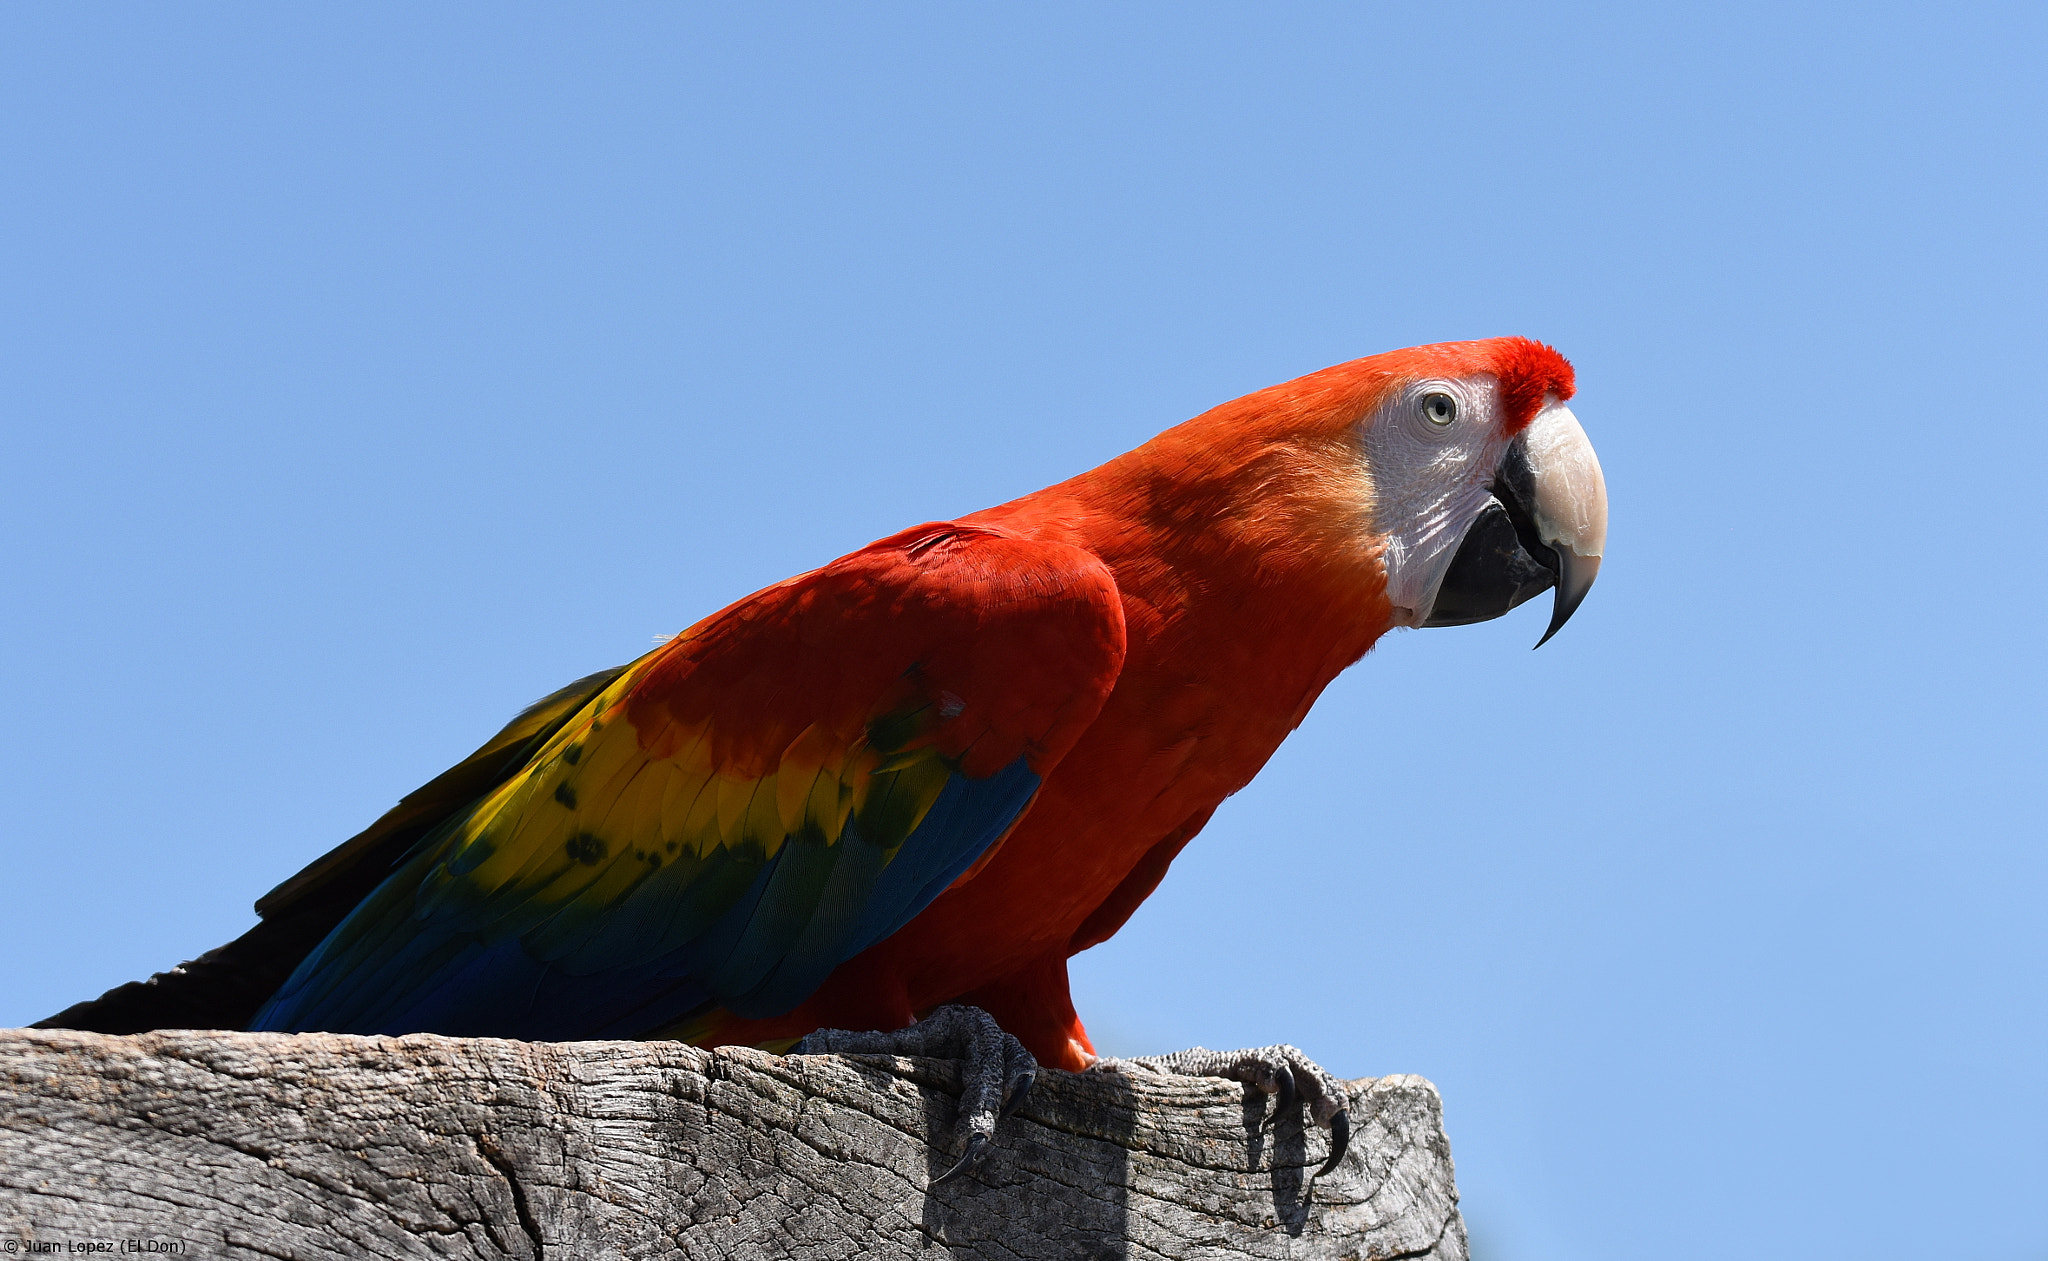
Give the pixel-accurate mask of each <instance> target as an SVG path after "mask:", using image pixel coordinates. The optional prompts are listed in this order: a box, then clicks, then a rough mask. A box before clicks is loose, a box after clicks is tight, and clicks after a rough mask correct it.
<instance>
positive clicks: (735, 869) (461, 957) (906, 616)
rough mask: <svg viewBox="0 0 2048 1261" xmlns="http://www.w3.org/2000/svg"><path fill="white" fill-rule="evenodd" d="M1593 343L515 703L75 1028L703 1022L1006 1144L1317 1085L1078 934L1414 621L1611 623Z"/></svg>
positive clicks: (1336, 388) (1299, 1064)
mask: <svg viewBox="0 0 2048 1261" xmlns="http://www.w3.org/2000/svg"><path fill="white" fill-rule="evenodd" d="M1575 389H1576V386H1575V376H1574V372H1573V368H1572V366H1571V364H1570V363H1569V362H1568V361H1567V360H1566V359H1565V358H1564V357H1563V356H1562V355H1561V354H1559V353H1558V352H1557V351H1556V350H1555V349H1553V348H1552V347H1550V346H1548V345H1546V344H1544V343H1542V342H1538V341H1534V340H1531V339H1528V338H1522V337H1502V338H1491V339H1486V340H1479V341H1466V342H1450V343H1441V344H1435V345H1427V346H1417V347H1412V348H1409V349H1405V350H1397V351H1393V352H1390V353H1385V354H1379V355H1373V356H1368V357H1365V358H1361V359H1355V360H1352V361H1350V362H1347V363H1342V364H1339V365H1337V366H1335V367H1331V368H1326V369H1323V370H1321V371H1318V372H1313V373H1310V374H1308V375H1306V376H1303V377H1300V378H1297V379H1295V380H1292V381H1288V382H1286V383H1283V384H1280V385H1275V386H1272V387H1270V388H1267V389H1263V390H1259V391H1257V392H1255V393H1252V394H1248V395H1246V396H1244V397H1242V398H1239V399H1236V400H1234V401H1232V402H1228V403H1224V404H1222V405H1220V406H1218V407H1215V408H1212V409H1211V410H1209V411H1207V412H1204V413H1202V414H1201V415H1199V416H1196V417H1195V418H1194V419H1192V420H1189V421H1186V422H1184V423H1182V424H1180V425H1178V426H1175V427H1173V428H1171V429H1168V430H1166V431H1165V432H1164V433H1161V434H1160V435H1158V436H1157V437H1155V438H1153V439H1152V440H1151V441H1149V442H1146V443H1145V444H1143V445H1142V446H1139V447H1137V448H1136V449H1134V450H1132V451H1129V452H1127V453H1125V454H1123V455H1120V456H1118V457H1116V458H1114V459H1112V460H1110V461H1109V462H1107V463H1105V464H1102V465H1100V466H1099V467H1097V468H1094V469H1091V470H1089V471H1087V472H1084V473H1081V474H1079V475H1078V476H1075V477H1072V478H1070V479H1068V480H1066V481H1063V482H1060V483H1058V484H1056V485H1053V486H1050V487H1047V488H1045V489H1043V490H1039V491H1036V492H1033V493H1031V494H1027V495H1025V496H1023V497H1022V498H1019V499H1015V500H1012V501H1011V502H1008V503H1005V504H1001V505H999V506H997V507H993V508H988V509H985V510H982V511H979V512H974V513H971V514H968V515H965V516H961V517H959V518H957V519H955V520H947V521H933V522H926V523H924V524H921V525H915V526H912V527H910V528H909V529H905V530H902V531H900V532H898V533H895V534H891V535H889V536H888V537H886V538H882V539H878V540H876V541H875V542H873V543H870V544H868V545H867V546H865V547H862V548H860V549H859V550H857V551H854V552H852V553H850V554H848V555H845V556H842V557H840V558H839V559H837V560H834V561H832V562H830V563H829V564H826V565H824V566H822V567H821V568H818V569H813V570H811V571H809V572H808V573H804V574H800V575H798V576H796V577H793V578H790V579H788V580H786V581H784V582H780V583H776V584H775V585H773V586H770V587H767V588H765V589H763V590H761V591H757V592H755V593H754V594H752V595H749V596H746V597H745V598H743V599H741V600H739V601H737V602H735V603H733V604H731V605H729V606H727V607H726V608H724V609H721V610H719V611H718V612H715V613H712V614H711V615H710V616H708V617H705V618H703V619H702V620H701V621H698V622H697V623H695V624H694V625H692V626H690V627H689V628H688V629H687V630H684V631H683V632H681V633H680V634H678V635H676V636H674V637H673V638H670V639H668V640H667V641H666V642H664V643H662V644H660V645H659V646H658V647H656V648H655V649H654V650H653V651H651V652H648V653H647V654H645V655H644V656H642V657H640V658H639V659H638V660H636V661H633V662H632V663H630V664H628V665H625V666H621V667H618V668H615V669H610V670H605V671H602V672H600V673H597V674H593V675H591V676H589V677H587V678H584V679H580V680H578V681H576V682H574V683H571V684H569V685H568V686H567V687H564V688H562V689H561V690H560V691H557V692H555V693H553V694H552V695H549V696H547V697H544V698H543V699H541V700H540V701H538V702H536V703H535V704H534V705H532V706H531V707H529V708H528V709H526V710H525V711H523V712H522V713H520V714H519V715H517V716H516V717H515V718H514V719H513V720H512V721H511V722H510V723H509V724H508V725H507V726H506V727H505V728H504V729H503V730H502V731H500V732H499V733H498V734H497V735H495V736H493V737H492V738H491V739H490V740H489V741H487V742H486V743H485V744H484V745H483V746H482V747H480V748H479V749H477V750H476V752H474V753H473V754H471V755H470V756H469V757H468V758H466V759H464V760H463V761H461V762H460V763H458V764H457V765H455V766H454V767H453V768H451V769H449V770H448V771H446V772H445V773H443V774H442V775H440V776H438V777H437V778H435V779H433V780H432V781H430V782H429V783H427V784H426V785H424V786H423V787H421V788H419V789H418V790H416V791H415V792H413V793H411V794H409V795H407V796H406V797H404V798H403V799H402V800H401V801H400V802H399V803H398V804H397V805H396V806H395V807H393V808H392V809H391V810H390V811H389V812H388V813H386V814H385V815H384V816H382V817H381V818H379V819H377V820H376V821H375V822H374V823H373V824H371V826H370V827H369V828H367V829H366V830H364V831H363V832H362V833H360V834H359V835H357V836H355V837H354V838H352V839H350V840H348V841H347V842H345V843H343V844H342V845H340V846H339V847H338V848H336V849H334V850H333V851H332V852H330V853H328V854H326V855H325V856H324V857H322V858H320V859H318V860H316V861H315V862H313V863H312V864H311V865H310V866H308V867H306V868H305V869H304V870H303V871H300V872H299V873H298V874H297V875H295V876H293V877H291V878H290V879H289V880H286V881H285V882H284V883H283V884H281V885H279V886H278V887H277V888H276V889H274V890H273V891H271V892H270V893H269V894H267V895H265V896H264V897H263V898H262V899H261V900H259V901H258V902H257V904H256V910H257V912H258V915H259V922H258V924H257V925H256V927H254V928H252V929H251V930H250V931H249V932H248V933H246V934H244V935H243V936H242V937H241V938H238V939H237V940H236V941H234V942H231V943H229V944H228V945H226V946H223V947H221V948H219V949H217V950H214V951H212V952H210V953H208V954H206V955H203V956H201V957H200V958H199V959H196V960H193V961H191V962H189V963H187V964H184V965H181V966H180V967H178V968H175V969H172V970H171V971H169V972H165V973H159V974H158V975H156V976H155V977H152V978H151V979H150V980H148V981H145V982H135V983H130V984H128V985H124V986H122V987H119V988H117V989H115V990H111V991H109V992H108V993H107V994H106V995H104V996H102V997H101V998H99V999H97V1000H92V1001H89V1002H85V1003H80V1004H78V1005H76V1006H74V1007H72V1008H69V1009H67V1010H66V1011H64V1012H62V1013H59V1014H58V1015H56V1016H53V1017H51V1018H50V1019H48V1020H46V1021H44V1022H41V1023H42V1025H43V1026H45V1027H62V1028H74V1029H94V1030H98V1031H101V1032H107V1033H129V1032H139V1031H142V1030H146V1029H155V1028H171V1027H177V1028H222V1029H252V1030H275V1031H284V1032H297V1031H315V1030H318V1031H327V1032H336V1033H362V1034H401V1033H412V1032H430V1033H440V1034H448V1035H457V1036H492V1037H509V1038H522V1039H535V1040H580V1039H597V1038H671V1039H680V1040H683V1041H687V1042H690V1043H694V1044H697V1045H700V1046H717V1045H728V1044H740V1045H748V1046H755V1047H760V1048H763V1049H766V1050H770V1051H775V1052H788V1051H791V1050H794V1051H796V1052H799V1053H811V1052H824V1051H851V1052H859V1051H862V1050H868V1051H874V1050H896V1051H898V1052H902V1053H935V1052H939V1053H943V1052H945V1051H947V1050H949V1049H950V1051H951V1052H952V1053H955V1054H960V1055H963V1056H964V1057H965V1058H967V1059H968V1060H969V1062H970V1068H971V1072H970V1074H969V1076H970V1086H969V1095H968V1096H966V1097H964V1101H963V1109H962V1118H963V1119H962V1122H961V1126H962V1129H963V1130H964V1131H966V1133H967V1138H966V1140H965V1141H966V1146H967V1148H968V1150H967V1152H966V1154H965V1155H964V1156H963V1157H962V1161H961V1164H960V1165H957V1166H955V1168H954V1169H953V1170H952V1171H951V1172H950V1173H949V1174H948V1175H947V1176H948V1177H951V1176H953V1175H954V1174H957V1173H959V1172H961V1171H962V1170H964V1169H966V1168H969V1167H971V1166H972V1164H973V1163H974V1162H975V1161H976V1160H977V1159H978V1158H979V1153H980V1152H981V1151H982V1150H983V1149H984V1148H985V1147H986V1145H987V1141H988V1138H989V1135H990V1134H991V1133H992V1131H993V1128H994V1124H995V1121H996V1119H998V1118H999V1117H1000V1116H1001V1115H1003V1114H1006V1113H1007V1112H1008V1111H1011V1110H1013V1109H1014V1108H1015V1107H1016V1106H1017V1104H1018V1102H1019V1101H1020V1099H1021V1097H1022V1094H1023V1093H1024V1092H1026V1091H1028V1090H1029V1088H1030V1083H1031V1081H1032V1079H1033V1078H1034V1076H1035V1075H1036V1073H1037V1072H1038V1071H1039V1069H1040V1067H1041V1066H1043V1067H1049V1068H1055V1069H1062V1070H1067V1071H1077V1072H1078V1071H1145V1070H1149V1071H1162V1072H1194V1073H1202V1074H1208V1075H1216V1076H1223V1077H1231V1078H1234V1079H1236V1080H1239V1081H1244V1082H1249V1083H1255V1084H1256V1085H1258V1086H1259V1087H1260V1088H1261V1089H1264V1090H1267V1091H1269V1092H1273V1093H1278V1094H1280V1095H1281V1096H1282V1103H1283V1106H1284V1105H1285V1104H1286V1103H1287V1102H1288V1101H1289V1100H1291V1098H1292V1097H1293V1095H1294V1093H1295V1092H1296V1091H1297V1090H1299V1091H1300V1093H1301V1095H1302V1097H1303V1099H1304V1101H1305V1102H1307V1103H1308V1104H1309V1105H1310V1107H1311V1111H1312V1113H1313V1114H1314V1117H1315V1120H1316V1121H1317V1122H1318V1123H1319V1124H1322V1125H1324V1126H1326V1127H1329V1128H1331V1130H1332V1133H1333V1140H1332V1147H1333V1154H1332V1156H1331V1158H1330V1161H1329V1162H1328V1164H1326V1165H1325V1166H1324V1168H1326V1169H1327V1168H1330V1167H1334V1165H1335V1164H1336V1162H1337V1159H1338V1158H1339V1157H1341V1155H1342V1149H1343V1141H1344V1138H1345V1136H1346V1134H1348V1129H1346V1128H1345V1127H1346V1126H1347V1125H1348V1120H1347V1118H1346V1116H1345V1113H1344V1109H1343V1106H1342V1098H1341V1095H1340V1092H1339V1091H1338V1089H1337V1087H1336V1086H1335V1084H1334V1078H1332V1077H1330V1075H1329V1074H1328V1073H1327V1072H1325V1071H1324V1070H1322V1069H1321V1068H1320V1067H1319V1066H1317V1065H1315V1064H1314V1062H1313V1061H1310V1060H1308V1059H1307V1057H1306V1056H1304V1055H1302V1054H1301V1053H1300V1052H1298V1051H1296V1050H1295V1049H1294V1048H1293V1047H1291V1046H1286V1045H1284V1044H1283V1045H1277V1046H1275V1047H1268V1048H1259V1049H1257V1050H1253V1051H1246V1052H1220V1053H1219V1052H1208V1051H1204V1050H1202V1049H1201V1048H1195V1049H1194V1050H1193V1051H1189V1052H1182V1053H1178V1054H1177V1055H1173V1056H1160V1057H1149V1058H1147V1059H1139V1060H1129V1061H1121V1060H1112V1059H1110V1058H1108V1057H1103V1056H1100V1055H1098V1054H1097V1053H1096V1050H1095V1047H1094V1044H1093V1043H1092V1042H1091V1040H1090V1038H1089V1036H1088V1032H1087V1030H1086V1028H1085V1026H1084V1025H1083V1023H1082V1021H1081V1019H1080V1017H1079V1015H1078V1014H1077V1013H1076V1011H1075V1008H1074V1004H1073V1001H1072V998H1071V997H1070V995H1069V991H1068V981H1067V967H1068V960H1069V959H1070V958H1071V957H1072V956H1074V955H1076V954H1078V953H1080V952H1081V951H1084V950H1087V949H1089V948H1090V947H1092V946H1095V945H1098V944H1100V943H1101V942H1103V941H1106V940H1107V939H1108V938H1109V937H1111V936H1112V935H1113V934H1115V933H1116V932H1117V931H1118V930H1119V929H1120V928H1121V927H1123V925H1124V924H1125V922H1126V921H1127V920H1128V919H1129V918H1130V917H1131V915H1132V913H1133V912H1134V911H1135V910H1136V909H1137V907H1138V906H1139V904H1140V903H1142V902H1143V901H1144V900H1145V899H1146V898H1147V897H1149V896H1150V895H1151V894H1152V892H1153V891H1154V890H1155V889H1156V888H1158V886H1159V884H1160V882H1161V880H1162V879H1163V877H1164V876H1165V875H1166V872H1167V870H1168V867H1169V866H1170V864H1171V863H1172V862H1173V860H1174V858H1175V856H1176V855H1178V854H1179V853H1180V851H1181V849H1182V848H1183V847H1184V846H1186V845H1187V844H1188V843H1189V842H1190V841H1191V840H1192V839H1193V838H1194V837H1195V836H1196V834H1198V833H1199V832H1200V831H1201V830H1202V828H1203V826H1204V825H1205V824H1207V823H1208V821H1209V820H1210V818H1211V817H1212V816H1213V815H1214V813H1215V811H1216V810H1217V808H1218V807H1219V806H1220V805H1221V804H1222V802H1223V801H1224V800H1225V799H1226V798H1228V797H1229V796H1231V794H1233V793H1235V792H1237V791H1238V790H1240V789H1242V788H1244V787H1245V785H1246V784H1248V783H1249V782H1250V781H1251V780H1252V778H1253V777H1254V776H1255V775H1256V774H1257V773H1258V772H1259V770H1260V769H1261V768H1262V767H1263V766H1264V765H1265V764H1266V762H1267V760H1268V759H1269V758H1271V757H1272V756H1273V755H1274V753H1275V752H1276V750H1277V749H1278V748H1279V746H1280V744H1281V742H1282V741H1283V740H1284V739H1285V738H1286V737H1287V735H1288V734H1289V733H1290V732H1291V731H1293V730H1294V729H1295V728H1296V727H1297V726H1298V725H1299V724H1300V723H1301V722H1302V720H1303V718H1304V717H1305V716H1306V715H1307V714H1308V712H1309V708H1310V706H1311V705H1312V704H1314V702H1315V701H1316V699H1317V697H1318V696H1319V695H1320V694H1321V692H1322V691H1323V689H1324V688H1325V687H1326V686H1327V685H1328V684H1329V683H1330V682H1331V681H1332V680H1333V679H1334V678H1335V677H1336V676H1337V675H1338V674H1339V673H1340V672H1342V671H1343V670H1344V669H1346V668H1347V667H1348V666H1350V665H1352V664H1353V663H1354V662H1357V661H1358V660H1359V659H1360V658H1361V657H1363V656H1364V655H1365V654H1366V653H1367V651H1368V650H1369V649H1371V648H1372V647H1373V645H1374V644H1375V643H1376V642H1377V641H1378V640H1380V639H1381V637H1383V636H1384V635H1386V634H1387V633H1389V632H1390V631H1392V630H1394V629H1396V628H1422V627H1439V626H1455V625H1464V624H1469V623H1473V622H1479V621H1485V620H1489V619H1492V618H1497V617H1500V616H1502V615H1503V614H1505V613H1507V612H1508V611H1509V610H1511V609H1513V608H1515V607H1517V606H1519V605H1520V604H1522V603H1524V602H1525V601H1528V600H1530V599H1532V598H1534V597H1535V596H1537V595H1539V594H1541V593H1542V592H1544V591H1546V590H1550V591H1554V593H1555V594H1554V599H1553V603H1552V610H1551V617H1550V621H1549V625H1548V627H1547V629H1546V630H1545V631H1544V633H1543V639H1542V640H1539V642H1538V646H1539V647H1540V646H1541V643H1542V642H1545V641H1547V640H1548V639H1549V638H1550V637H1551V636H1552V635H1555V634H1556V633H1557V631H1558V630H1559V629H1560V628H1561V627H1562V626H1563V625H1564V624H1565V623H1566V621H1567V620H1568V619H1570V618H1571V617H1572V615H1573V614H1574V612H1575V611H1576V610H1577V609H1578V608H1579V607H1580V604H1581V602H1582V601H1583V600H1584V599H1585V598H1586V595H1587V592H1588V591H1589V590H1590V588H1591V586H1592V584H1593V581H1594V578H1595V576H1596V575H1597V574H1598V572H1599V568H1600V563H1601V558H1602V555H1603V552H1604V549H1605V543H1606V533H1607V497H1606V485H1605V481H1604V477H1603V474H1602V472H1601V469H1600V464H1599V461H1598V458H1597V457H1596V456H1595V454H1594V452H1593V448H1592V445H1591V443H1590V442H1589V440H1588V439H1587V437H1586V434H1585V431H1584V429H1583V428H1582V427H1581V426H1580V424H1579V422H1578V420H1577V418H1576V417H1575V416H1574V415H1573V413H1572V411H1571V410H1570V408H1569V407H1568V406H1567V403H1568V402H1569V401H1570V400H1571V399H1572V398H1573V396H1574V393H1575Z"/></svg>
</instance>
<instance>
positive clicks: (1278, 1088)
mask: <svg viewBox="0 0 2048 1261" xmlns="http://www.w3.org/2000/svg"><path fill="white" fill-rule="evenodd" d="M1273 1086H1274V1090H1273V1094H1274V1096H1275V1098H1274V1101H1273V1115H1274V1116H1275V1117H1279V1116H1280V1115H1281V1114H1282V1113H1284V1112H1286V1111H1287V1110H1288V1109H1289V1108H1292V1107H1293V1106H1294V1070H1293V1069H1291V1068H1289V1067H1287V1066H1286V1065H1285V1064H1280V1065H1277V1066H1275V1067H1274V1069H1273Z"/></svg>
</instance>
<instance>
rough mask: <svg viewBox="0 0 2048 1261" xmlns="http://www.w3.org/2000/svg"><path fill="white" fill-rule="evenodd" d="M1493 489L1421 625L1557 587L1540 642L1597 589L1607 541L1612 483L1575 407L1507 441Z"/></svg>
mask: <svg viewBox="0 0 2048 1261" xmlns="http://www.w3.org/2000/svg"><path fill="white" fill-rule="evenodd" d="M1492 491H1493V496H1492V498H1491V499H1489V500H1488V501H1487V504H1486V506H1485V507H1484V508H1482V509H1481V510H1480V512H1479V515H1478V516H1477V517H1475V518H1474V519H1473V522H1472V524H1471V526H1470V527H1469V528H1467V529H1466V531H1465V537H1464V538H1463V539H1462V540H1460V541H1459V543H1458V550H1457V552H1456V553H1455V554H1454V555H1453V556H1452V557H1451V563H1450V566H1449V567H1448V568H1447V569H1446V570H1445V571H1444V577H1443V581H1442V582H1441V583H1440V584H1438V587H1437V594H1436V599H1435V601H1434V602H1433V603H1432V604H1431V606H1430V612H1429V617H1428V618H1427V619H1425V620H1424V621H1423V623H1422V624H1423V625H1424V626H1464V625H1466V624H1468V623H1471V622H1485V621H1490V620H1492V619H1493V618H1496V617H1499V616H1500V615H1502V614H1503V613H1506V612H1507V611H1508V610H1509V609H1512V608H1514V607H1515V606H1516V605H1518V604H1521V603H1522V602H1523V601H1525V600H1529V599H1531V598H1533V597H1534V596H1537V595H1539V594H1541V593H1542V592H1544V591H1546V590H1550V589H1555V590H1556V592H1557V597H1556V599H1555V601H1554V602H1553V603H1552V605H1551V612H1550V627H1549V629H1547V630H1545V631H1544V632H1543V638H1542V639H1539V640H1537V641H1536V646H1537V647H1538V648H1541V647H1542V646H1543V645H1544V644H1546V643H1548V642H1549V640H1550V637H1551V636H1552V635H1555V634H1557V632H1558V630H1559V629H1560V628H1562V627H1563V626H1564V624H1565V623H1566V622H1568V621H1570V620H1571V616H1572V614H1573V613H1576V612H1577V611H1578V608H1579V605H1580V604H1581V603H1583V602H1584V600H1585V598H1586V593H1587V592H1588V591H1590V590H1592V589H1593V579H1594V578H1596V577H1597V576H1599V573H1600V557H1601V553H1602V552H1604V551H1605V550H1606V546H1607V482H1606V479H1605V478H1604V477H1602V476H1601V473H1600V460H1599V457H1597V456H1595V455H1594V454H1593V444H1592V443H1591V442H1589V441H1588V440H1587V438H1586V431H1585V430H1584V429H1582V428H1580V427H1579V421H1578V418H1577V417H1576V416H1573V415H1572V413H1571V409H1570V408H1568V407H1566V406H1564V405H1563V404H1562V403H1551V404H1550V405H1548V406H1546V407H1545V408H1544V409H1543V410H1542V411H1541V412H1539V413H1537V416H1536V419H1535V420H1533V421H1531V422H1530V423H1529V427H1528V428H1527V429H1525V430H1523V431H1522V432H1521V434H1519V435H1518V436H1517V437H1516V438H1515V440H1514V441H1513V442H1512V443H1510V444H1509V445H1508V449H1507V454H1506V456H1505V457H1504V458H1503V459H1502V460H1501V466H1500V470H1499V472H1498V473H1496V474H1495V476H1494V481H1493V487H1492Z"/></svg>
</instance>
